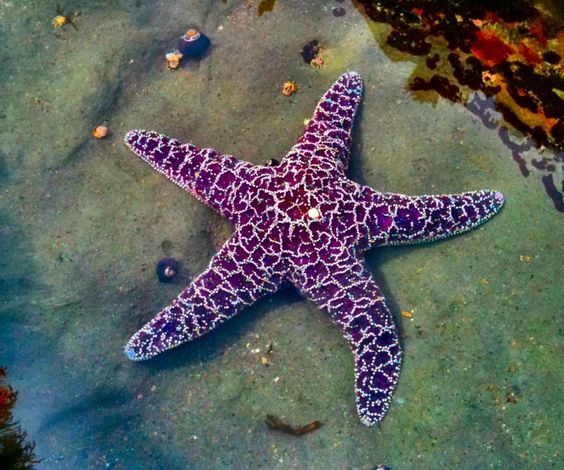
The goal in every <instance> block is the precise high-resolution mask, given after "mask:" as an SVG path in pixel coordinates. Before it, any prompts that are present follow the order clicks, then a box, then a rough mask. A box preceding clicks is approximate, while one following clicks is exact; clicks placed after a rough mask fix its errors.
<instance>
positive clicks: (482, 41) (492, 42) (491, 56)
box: [470, 30, 513, 67]
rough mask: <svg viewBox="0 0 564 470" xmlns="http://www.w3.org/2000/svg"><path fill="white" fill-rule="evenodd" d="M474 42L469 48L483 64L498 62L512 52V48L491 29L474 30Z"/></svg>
mask: <svg viewBox="0 0 564 470" xmlns="http://www.w3.org/2000/svg"><path fill="white" fill-rule="evenodd" d="M474 35H475V36H476V42H474V44H473V45H472V47H471V48H470V51H472V54H474V56H475V57H477V58H478V59H480V60H481V61H482V62H483V63H484V64H486V65H489V66H490V67H491V66H494V65H497V64H500V63H501V62H503V61H504V60H506V59H507V58H508V57H509V54H511V53H513V49H512V48H511V47H509V46H508V45H507V44H505V42H503V41H502V40H501V39H500V38H499V37H498V36H497V34H496V33H495V32H493V31H487V30H486V31H476V32H475V33H474Z"/></svg>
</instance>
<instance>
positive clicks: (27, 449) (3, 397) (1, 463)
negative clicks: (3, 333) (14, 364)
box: [0, 367, 39, 469]
mask: <svg viewBox="0 0 564 470" xmlns="http://www.w3.org/2000/svg"><path fill="white" fill-rule="evenodd" d="M6 376H7V372H6V369H5V368H1V367H0V468H3V469H12V468H13V469H32V468H33V465H34V464H37V463H39V460H37V459H36V458H35V453H34V451H35V444H34V443H33V442H29V441H28V439H27V433H26V432H25V431H23V430H22V428H21V426H20V425H19V424H18V423H17V422H16V421H14V419H13V414H12V410H13V408H14V406H15V405H16V400H17V392H15V391H14V389H13V388H12V387H11V386H9V385H7V383H6Z"/></svg>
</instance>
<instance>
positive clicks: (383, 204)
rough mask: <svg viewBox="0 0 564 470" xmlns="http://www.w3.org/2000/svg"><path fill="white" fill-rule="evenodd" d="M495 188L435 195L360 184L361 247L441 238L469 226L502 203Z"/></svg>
mask: <svg viewBox="0 0 564 470" xmlns="http://www.w3.org/2000/svg"><path fill="white" fill-rule="evenodd" d="M503 202H504V197H503V194H501V193H499V192H497V191H489V190H482V191H471V192H466V193H460V194H447V195H435V196H406V195H403V194H395V193H379V192H377V191H374V190H373V189H371V188H368V187H363V188H362V191H361V195H360V197H359V198H358V204H357V207H356V211H357V212H358V214H357V217H358V220H360V221H361V223H362V224H363V225H364V227H365V232H364V235H363V239H362V240H361V241H360V244H359V247H360V248H361V249H363V250H364V249H368V248H371V247H372V246H375V245H404V244H412V243H423V242H430V241H434V240H440V239H443V238H447V237H450V236H453V235H457V234H459V233H463V232H466V231H468V230H471V229H473V228H475V227H477V226H478V225H480V224H482V223H484V222H486V221H487V220H488V219H490V218H491V217H493V216H494V215H495V214H496V213H497V212H499V210H500V209H501V207H502V206H503Z"/></svg>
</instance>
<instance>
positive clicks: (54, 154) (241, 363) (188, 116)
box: [0, 0, 564, 469]
mask: <svg viewBox="0 0 564 470" xmlns="http://www.w3.org/2000/svg"><path fill="white" fill-rule="evenodd" d="M257 5H258V1H256V0H255V1H233V0H229V1H227V2H226V3H223V2H219V1H188V0H171V1H164V0H163V1H156V2H149V1H144V0H137V1H135V0H123V1H121V2H120V1H107V2H102V1H99V2H94V1H91V2H87V1H71V0H68V1H65V2H64V7H65V8H66V9H67V10H69V11H72V10H76V9H81V11H82V15H81V16H80V17H79V19H78V20H77V26H78V27H79V31H75V30H73V29H72V28H70V27H67V28H65V30H64V31H62V32H61V33H60V34H59V36H60V37H57V36H56V35H55V33H54V29H53V27H52V26H51V19H52V18H53V17H54V16H55V6H54V4H52V2H47V1H43V0H36V1H33V0H21V1H16V0H10V1H6V0H2V1H0V25H1V26H0V83H1V89H0V164H1V168H0V231H1V233H0V235H1V238H0V243H1V256H0V301H1V305H0V366H1V365H3V366H7V367H8V371H9V379H10V382H11V384H12V385H13V386H14V387H15V388H16V389H17V390H18V391H19V395H18V403H17V407H16V409H15V414H16V418H17V419H19V420H20V422H21V425H22V426H23V428H25V429H26V430H27V431H28V434H29V437H30V438H31V439H32V440H34V441H35V442H36V444H37V446H36V453H37V456H38V457H39V458H41V459H43V462H42V463H41V464H40V465H39V466H38V468H44V469H77V468H94V469H95V468H119V469H121V468H123V469H177V468H178V469H180V468H190V469H217V468H248V469H252V468H273V469H277V468H280V469H286V468H308V469H316V468H319V469H321V468H323V469H327V468H329V469H353V468H354V469H372V468H373V467H375V466H376V465H378V464H386V465H388V466H389V467H391V468H393V469H413V468H418V469H419V468H421V469H427V468H429V469H430V468H460V469H473V468H500V469H506V468H557V467H559V468H562V465H563V461H562V456H561V455H560V453H559V452H560V450H561V448H560V445H561V442H562V434H561V428H562V396H563V390H562V375H561V365H560V366H559V358H560V361H561V358H562V335H561V328H562V322H561V314H562V293H561V289H562V284H561V280H562V277H563V269H562V266H563V265H564V263H563V257H562V251H561V250H562V215H561V214H559V213H558V212H557V211H556V210H555V209H554V207H553V205H552V202H551V201H550V199H549V198H548V197H547V196H546V194H545V192H544V189H543V187H542V184H541V182H540V179H539V178H533V177H530V178H523V177H522V176H521V174H520V173H519V169H518V166H517V165H516V164H515V162H514V161H513V160H512V158H511V153H510V151H509V150H508V149H507V148H506V147H505V146H504V145H503V143H502V142H501V141H500V139H499V138H498V137H497V134H496V132H495V131H492V130H490V129H487V128H485V127H484V126H483V124H482V123H481V122H480V121H479V120H478V119H477V118H476V117H475V116H474V115H472V114H471V113H470V112H469V111H468V110H466V109H465V108H464V107H462V106H460V105H456V104H452V103H450V102H447V101H445V100H443V99H439V100H438V102H437V103H436V104H431V103H422V102H418V101H416V100H415V99H414V98H413V96H411V95H410V94H409V93H408V92H407V91H406V81H407V79H408V77H409V75H410V73H411V70H412V69H413V67H414V65H413V63H412V62H410V61H409V60H408V59H407V58H406V60H404V61H401V60H399V61H391V60H390V59H389V58H388V56H387V55H386V54H385V53H384V52H383V51H382V49H381V47H380V45H379V40H381V39H382V38H381V37H379V36H378V35H379V34H381V35H382V37H385V34H386V32H387V31H388V30H389V29H388V27H387V26H386V25H370V27H369V25H368V24H367V21H366V19H365V18H364V17H363V16H362V15H361V14H360V13H359V12H358V10H357V9H356V8H355V7H354V6H353V5H352V4H350V3H348V2H345V3H342V4H341V3H335V2H330V1H321V0H319V1H290V0H288V1H280V2H277V3H276V5H275V7H274V10H273V11H272V12H268V13H265V14H264V15H262V16H260V17H259V16H258V15H257ZM333 6H338V7H344V8H345V10H346V14H345V15H344V16H343V17H334V16H333V14H332V7H333ZM189 26H197V27H199V28H202V29H203V30H204V31H205V32H206V33H207V34H208V35H209V36H210V37H211V39H212V41H213V44H214V46H213V50H212V51H211V52H210V54H209V55H208V57H206V58H205V59H204V60H203V61H201V62H200V63H199V64H195V63H186V64H184V66H183V68H182V69H181V70H179V71H176V72H171V71H169V70H167V69H166V67H164V64H163V54H164V52H166V51H167V50H170V49H172V48H174V45H175V42H176V38H177V37H178V36H179V35H180V34H181V33H182V32H183V31H185V30H186V28H187V27H189ZM313 38H317V39H319V40H320V41H321V42H322V43H323V44H324V45H325V46H326V47H327V50H326V52H325V54H324V55H325V58H326V62H327V66H326V67H325V68H323V69H322V70H316V69H314V68H312V67H310V66H308V65H306V64H304V62H303V60H302V58H301V57H300V54H299V51H300V49H301V47H302V46H303V45H304V44H305V43H306V42H308V41H309V40H311V39H313ZM346 70H356V71H358V72H360V73H361V74H362V76H363V78H364V81H365V86H366V88H365V99H364V104H363V107H362V109H361V112H360V114H359V116H358V119H357V124H356V131H355V146H354V151H353V163H352V168H351V170H350V173H351V175H352V177H353V178H354V179H355V180H357V181H359V182H362V183H364V184H368V185H370V186H372V187H375V188H377V189H379V190H382V191H396V192H405V193H408V194H422V193H440V192H443V193H447V192H459V191H464V190H473V189H480V188H493V189H497V190H500V191H502V192H503V193H504V194H505V195H506V198H507V202H506V205H505V207H504V209H503V210H502V212H501V213H500V214H499V215H498V216H497V217H495V218H494V219H493V220H492V221H491V222H488V223H487V224H486V225H484V226H482V227H481V228H479V229H477V230H475V231H473V232H471V233H469V234H466V235H464V236H461V237H458V238H456V239H453V240H450V241H446V242H441V243H436V244H432V245H428V246H420V247H404V248H383V249H379V250H376V251H374V252H372V253H370V254H369V256H368V258H367V259H368V264H369V266H370V268H371V269H372V270H373V272H374V276H375V278H376V279H377V280H378V282H379V284H380V285H381V286H382V287H383V289H384V292H385V293H386V295H387V298H388V302H389V305H390V308H391V309H392V311H393V313H394V316H395V318H396V320H397V322H398V323H399V327H400V330H401V333H402V335H403V345H404V364H403V370H402V374H401V377H400V381H399V386H398V388H397V391H396V393H395V396H394V400H393V404H392V406H391V409H390V411H389V413H388V415H387V417H386V418H385V419H384V421H383V422H382V423H381V425H380V426H379V427H376V428H367V427H365V426H363V425H362V424H361V422H360V421H359V419H358V417H357V414H356V410H355V404H354V390H353V362H352V355H351V353H350V351H349V349H348V346H347V344H346V342H345V340H344V339H343V338H342V337H341V336H340V334H339V332H338V330H337V328H336V327H335V326H334V325H332V324H331V323H330V322H329V321H328V319H327V318H325V317H324V315H323V314H322V313H321V312H320V311H319V310H318V308H317V307H316V306H315V305H314V304H312V303H310V302H307V301H304V300H301V299H300V298H299V296H298V294H296V293H295V292H294V291H291V290H289V291H285V292H281V293H279V294H277V295H275V296H273V297H270V298H266V299H264V300H263V301H261V302H260V303H258V304H257V305H255V306H254V307H252V308H250V309H248V310H247V311H246V312H245V313H243V314H241V315H240V316H239V317H238V318H237V319H235V320H232V321H231V322H229V323H228V324H225V325H224V326H223V327H222V328H220V329H219V330H217V331H216V332H214V333H212V334H210V335H209V336H208V337H205V338H204V339H201V340H198V341H197V342H194V343H191V344H188V345H184V346H183V347H180V348H178V349H177V350H175V351H171V352H168V353H166V354H163V355H162V356H160V357H159V358H157V359H155V360H151V361H149V362H146V363H131V362H129V361H128V360H127V359H126V357H125V356H124V354H123V346H124V344H125V342H126V341H127V339H128V338H129V337H130V335H131V334H133V333H134V332H135V331H136V330H137V329H138V328H139V327H140V326H141V325H142V324H143V323H144V322H145V321H147V320H148V319H149V318H150V317H151V316H152V315H153V314H154V313H156V312H157V311H158V310H159V309H160V308H162V307H163V306H165V305H166V304H167V302H168V301H170V300H171V299H172V298H174V296H176V294H177V293H179V292H180V291H181V290H182V288H183V287H184V285H185V284H186V283H188V282H189V280H190V279H191V278H192V277H193V276H194V275H196V274H198V273H199V272H201V271H202V270H203V269H204V268H205V266H206V265H207V263H208V261H209V259H210V257H211V256H212V255H213V253H214V252H215V251H216V249H217V247H218V246H219V245H220V244H221V243H222V242H223V241H224V240H225V239H226V238H227V237H228V236H229V234H230V232H231V227H230V226H229V224H228V222H226V221H224V220H222V219H221V218H220V217H219V216H217V215H215V214H214V213H212V211H211V210H210V209H208V208H206V207H204V206H203V205H202V204H200V203H199V202H198V201H197V200H195V199H194V198H193V197H192V196H190V195H188V194H186V193H184V192H183V191H182V190H181V189H179V188H178V187H176V186H175V185H173V184H172V183H170V182H168V181H167V180H166V179H165V178H163V177H162V176H161V175H159V174H157V173H156V172H154V171H153V170H151V168H150V167H149V166H147V165H146V164H143V163H142V162H140V161H139V160H138V159H137V158H136V157H135V156H134V155H133V154H132V153H131V152H130V151H129V150H128V149H127V148H126V146H125V145H124V144H123V141H122V139H123V136H124V134H125V133H126V132H127V131H128V130H130V129H132V128H147V129H156V130H159V131H161V132H164V133H167V134H169V135H172V136H175V137H177V138H180V139H183V140H192V141H193V142H194V143H196V144H197V145H200V146H212V147H215V148H217V149H219V150H220V151H223V152H226V153H232V154H234V155H238V156H241V158H243V159H245V160H248V161H250V162H253V163H256V164H262V163H263V162H264V161H265V160H267V159H269V158H271V157H278V158H281V157H282V156H283V155H284V154H285V152H286V151H287V149H288V148H289V147H290V146H291V145H292V144H293V142H294V140H295V138H296V137H297V136H298V135H299V133H300V130H301V128H302V126H303V120H304V119H305V118H307V117H308V116H309V115H310V114H311V112H312V111H313V108H314V106H315V104H316V103H317V101H318V99H319V98H320V96H321V95H322V93H323V92H324V91H325V90H326V88H327V87H328V86H329V85H330V84H331V83H332V82H333V81H334V80H335V79H336V78H337V76H338V75H339V74H340V73H342V72H344V71H346ZM286 80H295V81H296V82H297V83H298V85H299V87H300V89H299V92H298V93H297V94H296V95H294V96H293V97H291V98H286V97H284V96H282V95H281V93H280V86H281V84H282V82H284V81H286ZM103 122H106V123H107V124H108V126H109V127H110V129H111V136H110V137H109V138H108V139H106V140H102V141H98V140H95V139H93V138H92V137H91V136H90V131H91V129H92V127H93V126H94V125H96V124H100V123H103ZM530 152H536V150H531V151H530ZM165 255H168V256H173V257H175V258H176V259H178V260H179V261H180V263H181V272H180V275H179V276H178V279H177V280H176V282H175V283H173V284H171V285H164V284H161V283H159V282H158V281H157V279H156V276H155V273H154V267H155V264H156V262H157V261H158V260H159V259H160V258H161V257H163V256H165ZM522 256H525V257H530V259H529V258H521V257H522ZM523 259H525V260H528V262H524V261H522V260H523ZM403 310H410V311H413V318H412V319H408V318H404V317H402V316H401V315H400V312H401V311H403ZM271 342H272V344H273V351H272V354H271V355H270V359H271V361H272V364H271V365H270V366H269V367H265V366H264V365H262V364H261V363H260V358H261V357H262V356H263V355H264V353H265V351H266V349H267V347H268V345H269V344H270V343H271ZM256 349H260V352H256ZM254 350H255V352H253V351H254ZM560 364H561V362H560ZM559 369H560V370H559ZM511 394H513V397H514V400H512V401H516V403H512V402H511V401H509V402H508V401H507V397H508V396H509V395H511ZM267 413H272V414H276V415H279V416H281V417H283V418H284V419H286V420H288V421H289V422H291V423H294V424H305V423H307V422H310V421H312V420H314V419H319V420H321V421H322V422H323V426H322V428H321V429H319V430H318V431H316V432H314V433H311V434H308V435H306V436H304V437H300V438H297V437H294V436H290V435H286V434H282V433H278V432H273V431H270V430H269V429H267V427H266V425H265V423H264V418H265V415H266V414H267ZM559 443H560V444H559Z"/></svg>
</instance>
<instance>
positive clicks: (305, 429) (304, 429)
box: [266, 415, 321, 436]
mask: <svg viewBox="0 0 564 470" xmlns="http://www.w3.org/2000/svg"><path fill="white" fill-rule="evenodd" d="M266 425H267V426H268V427H269V428H270V429H274V430H275V431H281V432H284V433H286V434H291V435H292V436H303V435H304V434H307V433H310V432H312V431H315V430H316V429H318V428H320V427H321V421H312V422H311V423H309V424H306V425H304V426H291V425H290V424H288V423H285V422H284V421H282V420H281V419H280V418H278V416H275V415H266Z"/></svg>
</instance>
